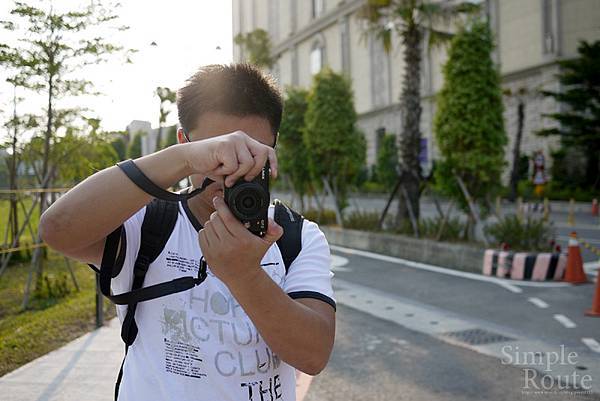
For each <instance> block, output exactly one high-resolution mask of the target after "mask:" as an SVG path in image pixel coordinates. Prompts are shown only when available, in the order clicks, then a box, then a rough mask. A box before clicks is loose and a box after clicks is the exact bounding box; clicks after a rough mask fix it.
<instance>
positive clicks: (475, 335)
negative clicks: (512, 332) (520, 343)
mask: <svg viewBox="0 0 600 401" xmlns="http://www.w3.org/2000/svg"><path fill="white" fill-rule="evenodd" d="M442 335H443V336H445V337H449V338H453V339H455V340H457V341H460V342H463V343H465V344H470V345H483V344H492V343H500V342H504V341H514V340H515V339H514V338H510V337H506V336H503V335H502V334H498V333H494V332H491V331H487V330H483V329H468V330H461V331H450V332H448V333H443V334H442Z"/></svg>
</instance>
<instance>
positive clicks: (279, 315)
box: [228, 268, 335, 375]
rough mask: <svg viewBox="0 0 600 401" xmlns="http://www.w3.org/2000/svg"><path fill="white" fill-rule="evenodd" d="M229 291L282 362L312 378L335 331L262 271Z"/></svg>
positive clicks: (325, 358) (324, 361) (326, 354)
mask: <svg viewBox="0 0 600 401" xmlns="http://www.w3.org/2000/svg"><path fill="white" fill-rule="evenodd" d="M228 285H229V289H230V290H231V292H232V294H233V295H234V297H235V298H236V300H237V301H238V302H239V303H240V305H241V306H242V308H244V311H245V312H246V313H247V314H248V316H249V317H250V319H251V320H252V322H253V323H254V325H255V326H256V328H257V329H258V331H259V333H260V335H261V336H262V337H263V338H264V340H265V341H266V343H267V344H268V345H269V347H270V348H271V349H272V350H273V351H274V352H275V353H276V354H277V355H278V356H279V357H280V358H281V359H282V360H283V361H285V362H286V363H288V364H290V365H292V366H294V367H295V368H297V369H299V370H301V371H303V372H305V373H308V374H312V375H315V374H317V373H319V372H320V371H321V370H322V369H323V368H324V367H325V365H326V364H327V361H328V360H329V355H330V353H331V349H332V347H333V337H334V332H335V328H334V327H330V324H329V323H328V322H327V320H326V319H324V318H323V317H322V316H321V315H320V314H319V313H317V312H316V311H314V310H312V309H310V308H309V307H307V306H305V305H302V304H301V303H299V302H297V301H295V300H293V299H291V298H290V297H289V296H288V295H287V294H285V293H284V292H283V291H282V289H281V288H280V287H279V286H278V285H277V284H276V283H275V282H274V281H273V280H272V279H271V278H270V277H269V276H268V275H267V273H265V271H264V270H263V269H262V268H259V269H258V270H257V271H256V274H252V275H251V276H250V277H248V278H247V279H246V280H243V281H242V280H240V281H238V282H236V283H230V284H228Z"/></svg>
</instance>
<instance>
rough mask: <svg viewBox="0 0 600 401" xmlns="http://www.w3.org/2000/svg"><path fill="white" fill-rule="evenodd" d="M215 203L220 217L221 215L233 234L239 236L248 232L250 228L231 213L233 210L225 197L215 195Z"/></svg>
mask: <svg viewBox="0 0 600 401" xmlns="http://www.w3.org/2000/svg"><path fill="white" fill-rule="evenodd" d="M213 204H214V206H215V209H216V211H217V213H218V214H219V217H221V221H222V222H223V224H224V225H225V227H227V230H228V231H229V232H230V233H231V235H232V236H234V237H238V236H240V235H244V234H246V233H248V230H247V229H246V227H244V225H243V224H242V223H241V222H240V221H239V220H238V219H237V218H236V217H235V216H234V215H233V213H231V210H229V208H228V207H227V205H226V204H225V201H224V200H223V198H220V197H218V196H215V197H214V198H213Z"/></svg>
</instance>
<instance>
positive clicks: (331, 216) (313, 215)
mask: <svg viewBox="0 0 600 401" xmlns="http://www.w3.org/2000/svg"><path fill="white" fill-rule="evenodd" d="M302 215H303V216H304V218H305V219H308V220H310V221H314V222H315V223H317V224H319V225H324V226H329V225H335V224H336V222H335V212H334V211H333V210H331V209H324V210H323V212H322V213H319V210H317V209H309V210H307V211H305V212H304V213H302Z"/></svg>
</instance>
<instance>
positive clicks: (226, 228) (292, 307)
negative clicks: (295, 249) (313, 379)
mask: <svg viewBox="0 0 600 401" xmlns="http://www.w3.org/2000/svg"><path fill="white" fill-rule="evenodd" d="M213 202H214V204H215V208H216V212H214V213H213V214H212V215H211V218H210V220H209V221H208V222H206V224H205V225H204V229H202V230H200V234H199V241H200V247H201V248H202V254H203V255H204V258H205V259H206V262H207V263H208V265H209V266H210V268H211V271H212V272H213V273H214V274H215V275H216V276H217V277H218V278H219V279H220V280H221V281H223V282H224V283H225V284H226V285H227V286H228V287H229V289H230V291H231V293H232V294H233V296H234V297H235V298H236V300H237V301H238V302H239V303H240V305H241V306H242V308H244V311H245V312H246V313H247V314H248V316H249V317H250V319H251V320H252V322H253V323H254V325H255V326H256V327H257V329H258V331H259V332H260V334H261V336H262V337H263V338H264V340H265V342H266V343H267V344H268V345H269V347H270V348H271V349H272V350H273V351H274V352H275V353H276V354H277V355H278V356H279V357H280V358H281V359H282V360H284V361H285V362H286V363H288V364H290V365H292V366H294V367H295V368H297V369H299V370H301V371H303V372H305V373H308V374H311V375H316V374H318V373H319V372H320V371H321V370H322V369H323V368H324V367H325V365H326V364H327V361H328V360H329V355H330V354H331V350H332V347H333V340H334V337H335V312H334V309H333V307H332V306H331V305H329V304H328V303H326V302H323V301H320V300H317V299H308V298H305V299H298V300H294V299H292V298H290V296H288V295H287V294H286V293H285V292H284V291H283V290H282V289H281V288H280V287H279V286H278V285H277V284H276V283H275V282H274V281H273V280H272V279H271V278H270V277H269V276H268V274H267V273H265V271H264V270H263V269H262V267H261V266H260V262H261V260H262V258H263V256H264V254H265V252H266V251H267V249H268V248H269V247H270V246H271V245H272V244H273V243H274V242H275V241H277V240H278V239H279V237H281V235H282V233H283V229H282V228H281V227H280V226H279V225H277V224H276V223H275V222H274V221H273V220H272V219H269V226H268V231H267V234H266V235H265V236H264V237H262V238H261V237H258V236H256V235H254V234H252V233H250V232H249V231H248V230H247V229H246V228H245V227H244V226H243V225H242V224H241V223H240V222H239V221H238V220H237V219H236V218H235V217H234V216H233V214H232V213H231V211H230V210H229V208H227V206H226V205H225V202H224V201H223V199H221V198H218V197H216V198H215V199H213Z"/></svg>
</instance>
